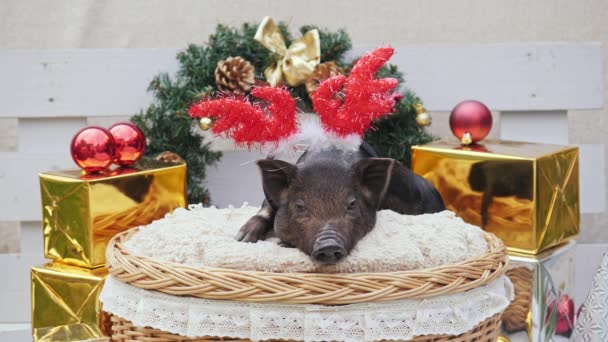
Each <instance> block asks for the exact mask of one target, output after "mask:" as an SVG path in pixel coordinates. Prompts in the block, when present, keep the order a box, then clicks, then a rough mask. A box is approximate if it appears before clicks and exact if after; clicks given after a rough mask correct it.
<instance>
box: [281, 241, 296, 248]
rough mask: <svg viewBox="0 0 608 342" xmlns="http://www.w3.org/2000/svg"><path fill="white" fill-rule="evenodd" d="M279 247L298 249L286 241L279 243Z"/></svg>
mask: <svg viewBox="0 0 608 342" xmlns="http://www.w3.org/2000/svg"><path fill="white" fill-rule="evenodd" d="M279 246H281V247H285V248H296V246H294V245H292V244H290V243H289V242H285V241H279Z"/></svg>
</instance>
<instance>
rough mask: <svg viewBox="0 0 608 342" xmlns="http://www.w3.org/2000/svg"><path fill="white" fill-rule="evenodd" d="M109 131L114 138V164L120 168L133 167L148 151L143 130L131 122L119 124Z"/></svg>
mask: <svg viewBox="0 0 608 342" xmlns="http://www.w3.org/2000/svg"><path fill="white" fill-rule="evenodd" d="M108 131H109V132H110V134H112V137H113V138H114V145H115V150H114V163H115V164H117V165H120V166H127V165H132V164H134V163H135V162H136V161H138V160H139V159H140V158H141V157H142V156H143V155H144V152H145V151H146V138H145V137H144V134H143V133H142V132H141V130H140V129H139V128H138V127H137V126H135V125H134V124H132V123H130V122H119V123H117V124H114V125H112V126H111V127H110V128H109V129H108Z"/></svg>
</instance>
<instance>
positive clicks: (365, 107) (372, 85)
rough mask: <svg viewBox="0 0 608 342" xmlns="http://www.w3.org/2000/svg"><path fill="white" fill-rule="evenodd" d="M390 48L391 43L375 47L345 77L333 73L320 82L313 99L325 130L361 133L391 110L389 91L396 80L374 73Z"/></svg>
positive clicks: (339, 133) (392, 97) (392, 95)
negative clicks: (379, 76)
mask: <svg viewBox="0 0 608 342" xmlns="http://www.w3.org/2000/svg"><path fill="white" fill-rule="evenodd" d="M393 52H394V49H393V48H392V47H390V46H389V47H383V48H379V49H376V50H374V51H372V52H370V53H368V54H366V55H365V56H363V57H361V59H360V60H359V61H358V62H357V63H356V64H355V66H354V67H353V69H352V70H351V72H350V75H349V76H348V78H346V77H345V76H344V75H339V76H334V77H332V78H330V79H328V80H326V81H324V82H323V83H321V84H320V85H319V87H318V88H317V90H316V91H315V93H314V95H313V97H312V103H313V106H314V108H315V111H316V112H317V114H318V115H319V118H320V119H321V122H322V123H323V127H324V128H325V129H326V130H328V131H333V132H335V133H336V134H338V135H339V136H347V135H349V134H358V135H363V133H365V131H366V130H367V129H368V128H369V126H370V125H371V123H372V122H373V121H374V120H376V119H378V118H380V117H382V116H385V115H389V114H390V113H391V111H392V110H393V106H394V105H395V96H394V94H392V93H391V91H392V90H393V89H394V88H395V87H396V86H397V85H398V83H399V82H398V81H397V79H395V78H383V79H374V75H375V74H376V72H377V71H378V70H379V69H380V68H381V67H382V65H384V63H386V62H387V61H388V60H389V59H390V58H391V56H392V55H393ZM340 93H342V95H343V99H341V98H340Z"/></svg>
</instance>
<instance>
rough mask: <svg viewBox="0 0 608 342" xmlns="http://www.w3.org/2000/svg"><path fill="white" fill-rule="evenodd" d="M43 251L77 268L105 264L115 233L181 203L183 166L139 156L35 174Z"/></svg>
mask: <svg viewBox="0 0 608 342" xmlns="http://www.w3.org/2000/svg"><path fill="white" fill-rule="evenodd" d="M40 191H41V194H42V222H43V229H44V255H45V257H46V258H49V259H52V260H56V261H61V262H64V263H67V264H72V265H77V266H83V267H89V268H94V267H99V266H103V265H104V264H105V250H106V246H107V244H108V241H109V240H110V238H112V236H114V235H115V234H116V233H119V232H121V231H124V230H126V229H129V228H132V227H136V226H140V225H145V224H149V223H150V222H152V221H154V220H157V219H160V218H162V217H163V216H164V215H165V214H167V213H169V212H171V211H172V210H173V209H175V208H177V207H185V206H186V165H185V164H172V163H166V162H160V161H156V160H149V159H142V160H140V161H139V162H138V163H136V164H135V165H134V166H133V167H130V168H118V169H114V170H109V171H107V172H103V173H98V174H86V173H83V171H80V170H73V171H57V172H45V173H41V174H40Z"/></svg>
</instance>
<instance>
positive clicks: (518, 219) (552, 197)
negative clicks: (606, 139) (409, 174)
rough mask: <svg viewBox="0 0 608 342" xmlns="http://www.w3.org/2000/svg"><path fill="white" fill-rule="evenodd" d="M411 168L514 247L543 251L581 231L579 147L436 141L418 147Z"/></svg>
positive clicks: (456, 206) (450, 202)
mask: <svg viewBox="0 0 608 342" xmlns="http://www.w3.org/2000/svg"><path fill="white" fill-rule="evenodd" d="M412 169H413V171H414V172H416V173H417V174H420V175H422V176H424V177H425V178H427V179H428V180H429V181H430V182H431V183H433V185H435V187H436V188H437V190H438V191H439V192H440V194H441V196H442V198H443V200H444V202H445V204H446V207H447V208H448V209H449V210H452V211H454V212H456V214H457V215H458V216H460V217H461V218H462V219H464V220H465V221H467V222H469V223H471V224H474V225H477V226H480V227H482V228H484V229H485V230H487V231H490V232H492V233H494V234H496V235H497V236H498V237H500V238H501V239H503V241H504V242H505V244H506V245H507V246H508V247H509V249H510V250H512V251H518V252H524V253H538V252H541V251H542V250H544V249H547V248H550V247H552V246H555V245H557V244H559V243H562V242H564V241H566V240H567V239H569V238H571V237H573V236H576V235H577V234H578V232H579V210H580V209H579V179H578V149H577V148H575V147H563V146H555V145H543V144H529V143H518V142H493V141H488V142H486V143H485V144H483V145H472V146H469V147H462V146H460V144H458V143H457V142H454V143H446V142H436V143H432V144H429V145H424V146H416V147H414V148H413V151H412Z"/></svg>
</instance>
